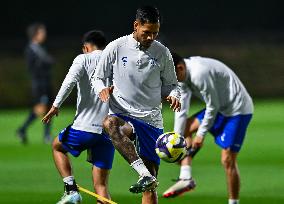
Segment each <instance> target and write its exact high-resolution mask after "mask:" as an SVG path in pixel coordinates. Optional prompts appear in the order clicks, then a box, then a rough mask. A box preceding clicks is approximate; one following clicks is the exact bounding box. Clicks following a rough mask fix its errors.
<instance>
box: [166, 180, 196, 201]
mask: <svg viewBox="0 0 284 204" xmlns="http://www.w3.org/2000/svg"><path fill="white" fill-rule="evenodd" d="M195 186H196V183H195V181H194V180H193V179H192V178H190V179H178V180H177V182H176V183H175V184H174V185H172V186H171V187H170V188H169V189H168V190H166V191H165V192H164V193H163V197H164V198H173V197H176V196H178V195H181V194H183V193H185V192H187V191H191V190H193V189H194V188H195Z"/></svg>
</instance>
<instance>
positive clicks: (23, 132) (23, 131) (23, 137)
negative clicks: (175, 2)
mask: <svg viewBox="0 0 284 204" xmlns="http://www.w3.org/2000/svg"><path fill="white" fill-rule="evenodd" d="M36 117H37V116H36V114H35V113H34V111H33V110H31V112H30V113H29V115H28V117H27V118H26V120H25V121H24V123H23V125H22V126H21V127H20V128H19V129H18V130H17V136H18V138H19V139H20V141H21V143H23V144H27V142H28V138H27V129H28V127H29V126H30V125H31V124H32V122H33V121H34V120H35V119H36Z"/></svg>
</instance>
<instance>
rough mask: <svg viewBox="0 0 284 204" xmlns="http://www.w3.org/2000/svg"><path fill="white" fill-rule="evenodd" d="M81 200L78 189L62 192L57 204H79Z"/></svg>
mask: <svg viewBox="0 0 284 204" xmlns="http://www.w3.org/2000/svg"><path fill="white" fill-rule="evenodd" d="M81 202H82V197H81V195H80V193H79V192H78V191H70V192H68V193H67V192H66V191H65V192H64V194H63V196H62V197H61V199H60V201H58V202H57V204H79V203H81Z"/></svg>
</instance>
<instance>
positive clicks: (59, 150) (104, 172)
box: [42, 31, 114, 204]
mask: <svg viewBox="0 0 284 204" xmlns="http://www.w3.org/2000/svg"><path fill="white" fill-rule="evenodd" d="M105 45H106V39H105V37H104V34H103V33H102V32H101V31H89V32H88V33H86V34H85V35H84V37H83V52H84V54H81V55H79V56H77V57H76V58H75V59H74V61H73V64H72V66H71V67H70V69H69V72H68V74H67V75H66V77H65V79H64V81H63V83H62V86H61V88H60V90H59V92H58V94H57V96H56V99H55V101H54V103H53V106H52V108H51V109H50V110H49V112H48V113H47V114H46V116H44V118H43V119H42V121H43V122H44V123H48V122H49V121H50V120H51V118H52V117H53V116H54V115H58V112H59V108H60V106H61V104H62V103H63V102H64V100H65V99H66V98H67V97H68V96H69V94H70V93H71V91H72V89H73V88H74V86H76V85H77V90H78V94H77V111H76V115H75V118H74V121H73V123H72V124H71V125H70V126H68V127H66V128H65V129H64V130H63V131H62V132H61V133H60V134H59V136H58V137H56V138H55V139H54V141H53V144H52V150H53V158H54V162H55V165H56V167H57V169H58V171H59V173H60V175H61V176H62V178H63V182H64V185H65V193H64V195H63V197H62V198H61V200H60V201H59V202H58V204H64V203H80V202H81V200H82V198H81V196H80V194H79V192H78V188H77V185H76V182H75V179H74V176H73V174H72V169H71V163H70V160H69V158H68V155H67V152H69V153H70V154H72V155H73V156H75V157H78V156H79V155H80V153H81V152H82V151H84V150H86V149H90V151H88V153H89V156H90V158H89V162H91V163H92V164H93V183H94V188H95V191H96V192H97V194H99V195H101V196H103V197H106V198H108V199H110V195H109V192H108V188H107V185H108V177H109V171H110V169H111V167H112V162H113V156H114V147H113V145H112V143H111V141H110V139H109V136H107V135H106V134H104V133H103V132H102V122H103V118H104V117H105V116H106V115H107V114H108V110H109V107H108V104H107V103H103V102H102V101H101V100H100V99H99V98H98V97H97V96H96V95H95V92H94V90H93V89H92V88H91V85H90V76H91V73H93V71H94V69H95V67H96V65H97V63H98V61H99V59H100V56H101V53H102V49H103V48H104V47H105ZM98 202H99V201H98Z"/></svg>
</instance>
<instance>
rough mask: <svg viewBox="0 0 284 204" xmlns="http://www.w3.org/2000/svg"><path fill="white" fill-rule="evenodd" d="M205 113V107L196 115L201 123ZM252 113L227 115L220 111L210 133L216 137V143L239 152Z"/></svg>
mask: <svg viewBox="0 0 284 204" xmlns="http://www.w3.org/2000/svg"><path fill="white" fill-rule="evenodd" d="M204 114H205V109H203V110H202V111H200V112H198V113H196V114H195V115H194V116H195V117H196V118H197V119H198V120H199V122H200V123H201V122H202V120H203V118H204ZM251 118H252V114H246V115H236V116H230V117H226V116H224V115H222V114H221V113H218V114H217V116H216V119H215V122H214V124H213V126H212V127H211V129H210V133H211V134H212V135H213V136H214V137H215V143H216V144H217V145H219V146H220V147H221V148H223V149H227V148H230V149H231V150H232V151H233V152H239V151H240V149H241V147H242V144H243V141H244V138H245V135H246V130H247V127H248V125H249V122H250V120H251Z"/></svg>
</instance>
